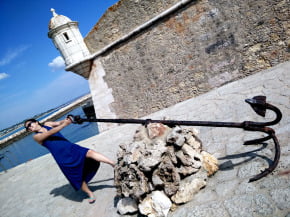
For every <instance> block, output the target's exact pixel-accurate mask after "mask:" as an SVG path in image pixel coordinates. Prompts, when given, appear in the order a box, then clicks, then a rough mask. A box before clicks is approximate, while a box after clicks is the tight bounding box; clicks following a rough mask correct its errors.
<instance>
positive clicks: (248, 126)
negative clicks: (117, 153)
mask: <svg viewBox="0 0 290 217" xmlns="http://www.w3.org/2000/svg"><path fill="white" fill-rule="evenodd" d="M245 101H246V102H247V103H248V104H250V106H251V107H252V108H253V109H254V111H255V112H256V113H257V114H258V115H260V116H263V117H265V115H266V110H272V111H273V112H274V113H275V114H276V118H275V119H274V120H273V121H269V122H253V121H244V122H214V121H179V120H152V119H146V120H144V119H84V118H81V117H80V116H73V115H68V117H70V118H72V120H73V123H76V124H82V123H83V122H110V123H119V124H143V125H147V124H149V123H162V124H164V125H167V126H170V127H173V126H176V125H184V126H201V127H228V128H242V129H244V130H245V131H259V132H263V133H266V134H267V136H265V137H263V138H258V139H254V140H249V141H246V142H245V143H244V145H253V144H259V143H261V142H264V141H267V140H270V139H273V142H274V144H275V156H274V160H273V162H272V164H271V165H270V166H269V167H268V168H267V169H265V170H264V171H262V172H261V173H259V174H257V175H256V176H254V177H252V178H251V179H250V180H249V182H253V181H257V180H259V179H261V178H263V177H265V176H267V175H268V174H269V173H271V172H272V171H273V170H274V169H275V168H276V167H277V165H278V162H279V159H280V144H279V141H278V139H277V137H276V135H275V131H274V130H273V129H272V128H270V127H269V126H272V125H275V124H277V123H279V121H280V120H281V118H282V113H281V111H280V110H279V109H278V108H277V107H275V106H273V105H271V104H269V103H267V102H266V96H255V97H253V98H252V99H246V100H245Z"/></svg>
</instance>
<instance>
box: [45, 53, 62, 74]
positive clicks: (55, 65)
mask: <svg viewBox="0 0 290 217" xmlns="http://www.w3.org/2000/svg"><path fill="white" fill-rule="evenodd" d="M48 66H49V67H50V68H51V69H52V71H57V70H63V69H64V68H65V63H64V60H63V58H62V57H61V56H58V57H56V58H54V59H53V60H52V62H50V63H48Z"/></svg>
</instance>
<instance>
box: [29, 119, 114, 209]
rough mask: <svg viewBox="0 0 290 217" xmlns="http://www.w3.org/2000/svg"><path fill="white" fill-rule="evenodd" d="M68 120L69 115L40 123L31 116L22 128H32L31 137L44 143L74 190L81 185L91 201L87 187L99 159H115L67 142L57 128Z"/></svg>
mask: <svg viewBox="0 0 290 217" xmlns="http://www.w3.org/2000/svg"><path fill="white" fill-rule="evenodd" d="M71 123H72V120H71V119H70V118H66V119H64V120H61V121H55V122H46V123H45V124H44V125H42V124H40V123H39V122H38V121H37V120H35V119H29V120H26V121H25V123H24V126H25V128H26V129H27V130H28V131H30V132H34V133H35V135H34V136H33V138H34V140H35V141H36V142H37V143H39V144H41V145H43V146H44V147H46V148H47V149H48V150H49V151H50V153H51V154H52V156H53V157H54V159H55V161H56V163H57V164H58V166H59V168H60V169H61V171H62V172H63V174H64V175H65V177H66V178H67V179H68V181H69V182H70V184H71V185H72V186H73V188H74V189H75V190H79V189H82V190H83V191H84V192H85V193H87V194H88V196H89V203H94V202H95V197H94V194H93V192H92V191H91V190H90V189H89V187H88V184H87V183H88V182H89V181H90V180H91V179H92V178H93V177H94V175H95V174H96V172H97V170H98V168H99V166H100V162H103V163H107V164H109V165H111V166H112V167H114V166H115V163H114V162H113V161H111V160H110V159H108V158H107V157H105V156H104V155H102V154H100V153H98V152H96V151H94V150H91V149H88V148H85V147H81V146H79V145H76V144H74V143H71V142H69V141H68V140H67V139H66V138H65V137H63V135H62V134H61V133H60V132H59V131H61V130H62V129H63V128H64V127H66V126H68V125H69V124H71Z"/></svg>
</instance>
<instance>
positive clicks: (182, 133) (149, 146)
mask: <svg viewBox="0 0 290 217" xmlns="http://www.w3.org/2000/svg"><path fill="white" fill-rule="evenodd" d="M197 133H198V132H197V131H196V130H195V129H193V128H183V129H182V128H180V127H179V126H177V127H174V128H169V127H168V126H165V125H162V124H160V123H150V124H148V125H147V126H146V127H145V126H142V127H139V128H138V129H137V131H136V133H135V136H134V140H133V142H132V143H130V144H128V145H125V144H122V145H120V148H119V152H118V154H117V156H118V163H117V165H116V166H115V185H116V189H117V194H118V195H119V196H120V197H122V198H123V199H122V200H121V201H120V202H119V203H118V210H119V212H120V213H121V214H123V213H124V214H125V213H131V212H134V211H135V209H136V206H137V204H138V209H139V211H140V212H141V213H142V214H144V215H146V216H151V217H157V216H166V215H167V213H168V212H169V209H170V207H171V208H172V202H174V204H175V205H178V204H182V203H186V202H188V201H190V200H191V199H192V198H193V197H194V195H195V194H196V193H197V192H198V191H199V190H200V189H201V188H203V187H204V186H205V185H206V180H207V177H208V176H210V175H212V174H214V172H216V171H217V170H218V161H217V159H216V158H215V157H214V156H212V155H210V154H209V153H207V152H205V151H203V150H202V143H201V141H200V140H199V138H198V136H197ZM169 198H170V199H169ZM128 207H129V208H128Z"/></svg>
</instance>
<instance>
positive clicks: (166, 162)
mask: <svg viewBox="0 0 290 217" xmlns="http://www.w3.org/2000/svg"><path fill="white" fill-rule="evenodd" d="M152 182H153V185H154V186H155V187H157V186H162V187H163V189H164V192H165V193H166V195H168V196H171V195H173V194H175V193H176V191H177V190H178V187H179V183H180V176H179V174H178V171H177V169H176V168H175V166H174V165H173V164H172V162H171V160H170V159H169V158H165V159H163V161H162V163H161V164H160V165H159V166H158V168H157V169H156V170H155V171H154V172H153V176H152Z"/></svg>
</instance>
